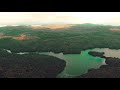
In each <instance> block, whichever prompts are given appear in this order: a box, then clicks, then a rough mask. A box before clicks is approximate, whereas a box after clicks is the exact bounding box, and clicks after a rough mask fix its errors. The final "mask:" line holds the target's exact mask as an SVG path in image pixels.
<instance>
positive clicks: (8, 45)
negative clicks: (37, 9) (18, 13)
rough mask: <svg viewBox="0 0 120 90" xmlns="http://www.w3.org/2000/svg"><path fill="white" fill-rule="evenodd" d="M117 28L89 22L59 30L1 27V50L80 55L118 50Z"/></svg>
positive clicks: (118, 37)
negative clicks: (82, 51) (93, 51)
mask: <svg viewBox="0 0 120 90" xmlns="http://www.w3.org/2000/svg"><path fill="white" fill-rule="evenodd" d="M111 28H112V29H111ZM116 28H117V29H116ZM119 28H120V26H110V25H98V24H90V23H86V24H75V25H73V26H71V27H69V28H59V29H50V28H37V29H33V28H31V26H6V27H0V48H5V49H9V50H11V51H12V52H35V51H39V52H47V51H53V52H63V53H80V51H81V50H85V49H90V48H114V49H119V48H120V42H119V40H120V36H119V35H120V31H119Z"/></svg>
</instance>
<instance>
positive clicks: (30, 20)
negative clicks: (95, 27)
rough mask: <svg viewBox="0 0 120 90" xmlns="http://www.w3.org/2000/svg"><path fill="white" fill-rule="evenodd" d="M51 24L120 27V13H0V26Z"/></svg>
mask: <svg viewBox="0 0 120 90" xmlns="http://www.w3.org/2000/svg"><path fill="white" fill-rule="evenodd" d="M49 23H50V24H51V23H53V24H54V23H68V24H81V23H95V24H110V25H120V12H0V25H20V24H29V25H31V24H49Z"/></svg>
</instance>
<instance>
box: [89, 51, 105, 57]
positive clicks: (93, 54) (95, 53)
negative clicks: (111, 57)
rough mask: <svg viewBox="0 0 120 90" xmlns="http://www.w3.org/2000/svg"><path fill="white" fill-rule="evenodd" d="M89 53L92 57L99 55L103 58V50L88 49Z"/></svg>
mask: <svg viewBox="0 0 120 90" xmlns="http://www.w3.org/2000/svg"><path fill="white" fill-rule="evenodd" d="M88 54H89V55H92V56H94V57H101V58H104V56H103V55H104V52H96V51H90V52H88Z"/></svg>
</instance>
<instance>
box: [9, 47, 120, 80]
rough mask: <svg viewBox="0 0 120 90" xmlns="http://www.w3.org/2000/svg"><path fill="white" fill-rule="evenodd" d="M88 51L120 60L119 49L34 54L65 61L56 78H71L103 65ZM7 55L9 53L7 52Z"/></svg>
mask: <svg viewBox="0 0 120 90" xmlns="http://www.w3.org/2000/svg"><path fill="white" fill-rule="evenodd" d="M89 51H97V52H104V53H105V54H104V56H106V57H116V58H120V49H118V50H115V49H109V48H95V49H88V50H85V51H81V53H80V54H63V53H53V52H42V53H41V52H35V53H37V54H45V55H49V56H54V57H57V58H60V59H62V60H65V61H66V67H65V68H64V70H63V71H62V72H61V73H60V74H59V75H58V76H57V77H58V78H73V77H76V76H80V75H83V74H85V73H87V72H88V70H90V69H92V68H94V69H98V68H100V66H102V65H106V64H105V59H103V58H100V57H94V56H91V55H89V54H88V52H89ZM9 53H11V52H10V51H9ZM17 54H21V55H22V54H29V52H20V53H17Z"/></svg>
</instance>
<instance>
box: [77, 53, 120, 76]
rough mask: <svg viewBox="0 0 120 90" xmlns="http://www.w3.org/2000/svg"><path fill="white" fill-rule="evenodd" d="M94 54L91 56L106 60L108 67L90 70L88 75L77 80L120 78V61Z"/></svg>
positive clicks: (103, 66)
mask: <svg viewBox="0 0 120 90" xmlns="http://www.w3.org/2000/svg"><path fill="white" fill-rule="evenodd" d="M98 53H99V52H94V53H91V55H93V56H95V54H96V56H99V57H101V58H105V59H106V60H105V62H106V64H107V65H102V66H101V67H100V68H99V69H90V70H88V73H86V74H84V75H81V76H77V77H76V78H120V59H119V58H113V57H105V56H103V53H99V54H98Z"/></svg>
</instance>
